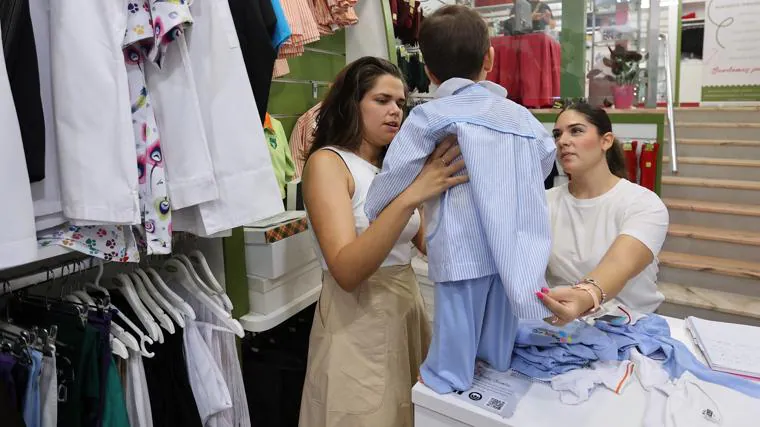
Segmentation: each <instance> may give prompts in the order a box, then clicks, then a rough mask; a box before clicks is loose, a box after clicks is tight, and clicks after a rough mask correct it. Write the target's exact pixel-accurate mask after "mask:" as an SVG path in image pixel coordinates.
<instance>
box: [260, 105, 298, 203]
mask: <svg viewBox="0 0 760 427" xmlns="http://www.w3.org/2000/svg"><path fill="white" fill-rule="evenodd" d="M264 135H265V136H266V138H267V148H268V149H269V155H270V157H271V158H272V167H273V168H274V174H275V176H276V177H277V184H278V185H279V187H280V195H281V196H282V198H283V199H284V198H285V187H286V186H287V184H288V182H290V180H292V179H293V175H294V174H295V164H294V163H293V158H292V157H291V154H290V147H288V137H287V136H286V135H285V129H283V127H282V123H280V121H279V120H277V119H275V118H272V116H270V115H269V113H267V114H266V118H265V119H264Z"/></svg>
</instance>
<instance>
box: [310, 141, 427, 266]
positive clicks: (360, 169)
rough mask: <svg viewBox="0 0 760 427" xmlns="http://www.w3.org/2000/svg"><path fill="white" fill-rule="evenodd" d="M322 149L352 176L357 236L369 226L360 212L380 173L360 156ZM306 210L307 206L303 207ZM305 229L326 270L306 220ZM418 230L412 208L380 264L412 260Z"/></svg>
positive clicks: (415, 212)
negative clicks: (344, 164)
mask: <svg viewBox="0 0 760 427" xmlns="http://www.w3.org/2000/svg"><path fill="white" fill-rule="evenodd" d="M323 150H330V151H332V152H334V153H336V154H338V155H339V156H340V157H341V158H342V159H343V162H345V163H346V166H347V167H348V170H349V172H351V176H352V177H353V178H354V195H353V196H352V197H351V207H352V208H353V211H354V222H355V224H356V235H357V236H358V235H360V234H361V233H363V232H364V230H366V229H367V228H368V227H369V219H368V218H367V214H365V213H364V203H365V201H366V200H367V193H368V192H369V186H370V185H371V184H372V181H373V180H374V179H375V175H377V173H378V172H380V169H378V168H377V167H376V166H375V165H373V164H371V163H369V162H368V161H366V160H364V159H362V158H361V157H359V156H358V155H356V154H354V153H352V152H350V151H345V150H341V149H339V148H336V147H325V148H323ZM306 209H307V211H308V207H307V208H306ZM309 229H310V230H311V231H310V232H311V235H312V238H313V239H314V250H315V251H316V252H317V256H318V257H319V262H320V263H321V264H322V268H323V269H324V270H327V263H326V262H325V258H324V256H322V251H321V250H320V248H319V242H318V241H317V238H316V235H314V231H313V230H312V227H311V222H310V223H309ZM419 229H420V213H419V212H418V211H416V210H415V211H414V214H413V215H412V217H411V218H410V219H409V222H408V223H407V224H406V227H404V231H402V232H401V235H400V236H399V239H398V240H397V241H396V244H395V245H394V246H393V249H392V250H391V252H390V253H389V254H388V257H387V258H385V261H383V263H382V265H381V267H388V266H392V265H407V264H409V263H411V262H412V239H413V238H414V236H415V235H417V232H418V231H419Z"/></svg>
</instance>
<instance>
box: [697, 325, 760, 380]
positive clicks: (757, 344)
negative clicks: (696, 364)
mask: <svg viewBox="0 0 760 427" xmlns="http://www.w3.org/2000/svg"><path fill="white" fill-rule="evenodd" d="M686 327H687V328H688V330H689V332H690V333H691V335H692V337H693V338H694V341H695V342H696V343H697V346H698V347H699V349H700V350H701V351H702V353H703V354H704V355H705V358H706V359H707V362H708V364H709V365H710V367H711V368H712V369H714V370H716V371H723V372H729V373H733V374H739V375H746V376H750V377H755V378H758V377H760V328H758V327H755V326H747V325H739V324H735V323H725V322H716V321H712V320H705V319H700V318H697V317H688V318H686Z"/></svg>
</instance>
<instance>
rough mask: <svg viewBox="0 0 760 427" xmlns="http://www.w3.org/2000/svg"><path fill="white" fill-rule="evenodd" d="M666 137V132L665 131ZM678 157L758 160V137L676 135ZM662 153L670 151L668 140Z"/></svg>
mask: <svg viewBox="0 0 760 427" xmlns="http://www.w3.org/2000/svg"><path fill="white" fill-rule="evenodd" d="M665 134H666V137H667V132H666V133H665ZM676 138H677V140H678V144H677V146H676V149H677V150H678V155H679V158H680V157H681V156H684V157H712V158H715V157H720V158H735V159H755V160H760V140H759V139H760V138H754V139H747V140H738V139H726V138H725V137H723V138H714V139H708V138H682V137H681V135H679V136H677V137H676ZM663 150H664V151H663V153H670V145H669V143H668V142H666V143H665V145H664V147H663Z"/></svg>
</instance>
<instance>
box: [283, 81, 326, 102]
mask: <svg viewBox="0 0 760 427" xmlns="http://www.w3.org/2000/svg"><path fill="white" fill-rule="evenodd" d="M272 83H289V84H310V85H311V97H312V98H314V99H317V98H319V87H320V86H327V87H330V85H331V84H332V82H326V81H324V80H294V79H272Z"/></svg>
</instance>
